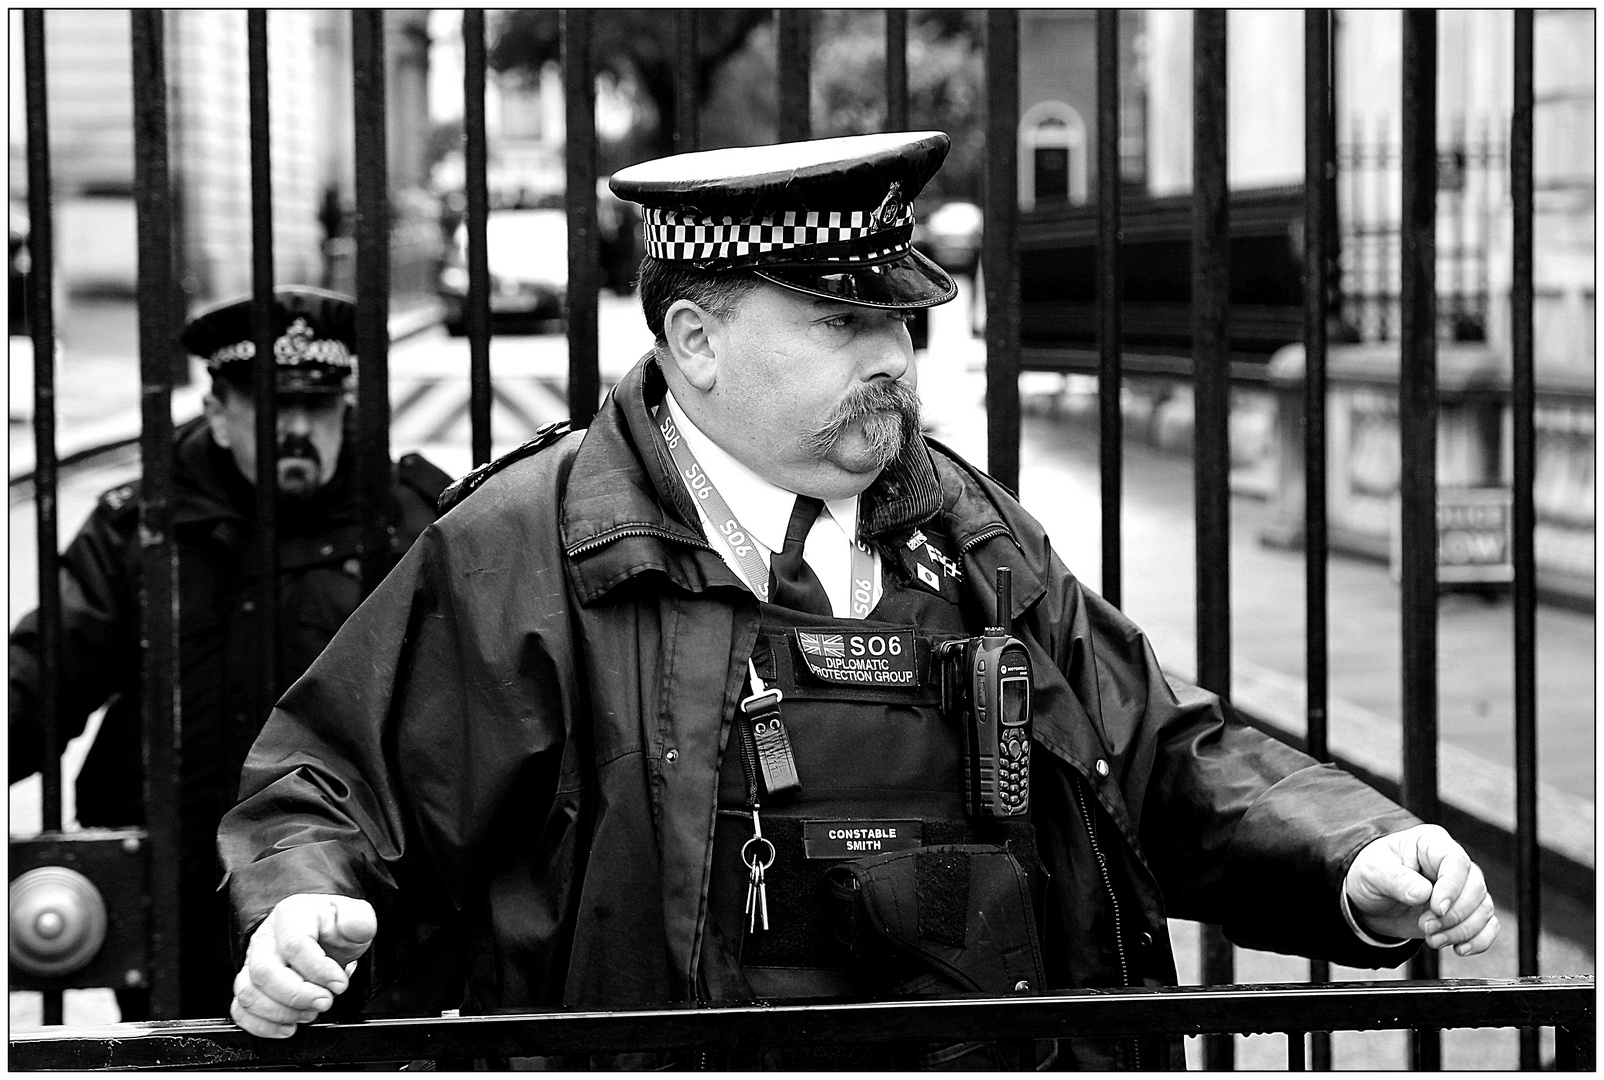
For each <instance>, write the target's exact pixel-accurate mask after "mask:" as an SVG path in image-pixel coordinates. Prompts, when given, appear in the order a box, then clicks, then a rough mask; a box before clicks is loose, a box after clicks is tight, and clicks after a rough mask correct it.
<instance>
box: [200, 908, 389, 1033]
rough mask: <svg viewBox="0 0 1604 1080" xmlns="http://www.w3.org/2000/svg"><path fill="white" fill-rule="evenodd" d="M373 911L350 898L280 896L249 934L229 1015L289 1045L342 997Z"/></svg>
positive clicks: (371, 929)
mask: <svg viewBox="0 0 1604 1080" xmlns="http://www.w3.org/2000/svg"><path fill="white" fill-rule="evenodd" d="M378 929H379V920H378V916H377V915H375V914H374V911H373V905H372V904H370V903H368V902H367V901H366V900H358V899H356V898H355V897H351V896H331V895H324V894H316V893H298V894H296V895H294V896H286V897H285V898H284V899H283V900H280V901H279V902H278V905H277V906H276V907H274V908H273V911H272V914H270V915H268V917H267V918H266V919H264V920H263V921H262V924H261V925H260V926H258V927H257V928H256V932H255V933H253V934H252V935H251V943H250V945H249V947H248V948H247V949H246V952H245V966H244V967H242V968H240V971H239V974H238V975H236V976H234V1002H233V1004H232V1005H230V1006H229V1015H230V1016H232V1017H233V1018H234V1022H235V1023H236V1024H238V1025H239V1026H240V1027H242V1028H244V1029H245V1030H246V1031H248V1032H250V1033H251V1034H252V1035H260V1036H262V1037H263V1038H268V1039H287V1038H289V1037H290V1036H291V1035H293V1034H295V1029H296V1027H297V1026H298V1025H300V1024H305V1023H307V1022H309V1021H311V1020H314V1019H316V1018H317V1016H318V1014H320V1013H322V1012H325V1011H327V1010H328V1008H329V1006H331V1005H333V1004H334V996H335V995H336V994H340V993H344V992H345V988H346V987H347V986H348V985H350V975H351V972H352V970H353V969H354V968H355V967H356V961H357V958H358V957H360V956H361V955H362V954H363V953H365V952H367V951H368V946H369V945H371V944H373V935H374V934H376V933H377V932H378Z"/></svg>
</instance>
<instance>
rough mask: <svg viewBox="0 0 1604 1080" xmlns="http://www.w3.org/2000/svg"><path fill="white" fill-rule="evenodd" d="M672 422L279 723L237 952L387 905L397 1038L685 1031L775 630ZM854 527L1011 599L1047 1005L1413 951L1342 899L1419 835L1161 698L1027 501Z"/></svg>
mask: <svg viewBox="0 0 1604 1080" xmlns="http://www.w3.org/2000/svg"><path fill="white" fill-rule="evenodd" d="M662 393H663V381H662V375H661V373H660V372H659V371H658V370H657V368H656V365H655V363H654V362H652V361H650V360H648V361H647V362H645V363H643V364H641V365H639V366H638V367H637V368H635V369H634V371H632V372H631V373H630V374H629V375H628V376H626V377H625V378H624V380H623V381H622V382H620V383H619V385H618V386H617V387H616V388H615V390H614V391H613V393H612V395H611V396H610V397H609V399H608V400H607V402H606V403H604V405H603V407H602V409H601V411H600V412H599V413H598V414H597V416H596V418H595V420H594V422H593V423H592V424H591V426H590V428H589V429H588V430H587V431H585V432H584V433H583V434H582V435H581V434H578V433H576V434H572V435H569V436H567V437H566V438H564V439H562V440H560V441H554V445H551V446H550V447H549V448H547V449H544V450H542V451H541V452H538V453H533V454H531V455H529V456H526V457H525V458H524V459H523V460H518V461H514V462H511V463H509V464H507V465H506V466H505V467H504V468H502V469H501V470H500V471H496V472H493V474H490V475H481V476H479V477H476V478H475V479H476V481H477V484H469V485H467V487H469V488H473V487H475V486H476V487H477V490H474V491H473V493H472V494H471V495H470V496H469V497H467V498H465V499H463V501H462V502H461V503H460V504H459V505H457V506H456V507H455V508H454V509H451V510H449V511H448V512H447V513H445V514H444V515H443V516H442V518H441V519H440V521H439V522H437V523H436V524H435V525H433V526H430V527H429V528H428V529H427V530H425V532H424V534H423V536H422V537H421V538H420V539H419V541H418V543H417V544H416V545H414V547H413V549H412V550H411V551H410V552H409V553H408V554H407V556H406V557H405V558H404V559H403V560H402V562H401V564H400V565H399V566H398V567H397V568H396V570H395V572H394V573H392V574H391V575H390V576H389V578H387V579H386V581H385V582H384V583H383V585H381V586H380V588H379V589H378V591H377V592H375V593H374V595H373V597H372V599H371V601H370V602H369V603H367V604H365V605H364V606H363V608H362V609H361V610H360V611H359V612H357V613H356V615H355V616H354V617H353V618H352V619H351V621H350V622H349V623H348V624H347V625H346V627H345V628H344V629H342V630H341V632H340V633H339V634H338V635H337V636H336V638H335V640H334V642H333V643H332V644H331V645H330V647H329V649H328V650H327V651H326V652H325V653H324V654H323V655H322V656H321V657H320V658H319V659H318V661H317V663H315V664H314V665H313V666H312V668H311V670H310V671H308V673H307V677H306V678H305V679H302V680H301V681H300V682H298V683H297V684H296V685H295V687H294V688H293V689H292V690H291V691H290V692H289V693H288V694H287V695H286V696H285V697H284V699H283V700H282V701H281V702H280V704H279V707H278V709H276V710H275V711H274V714H273V717H272V719H271V720H270V721H269V722H268V724H267V726H266V727H265V728H264V729H263V732H262V736H261V738H260V740H258V742H257V745H256V747H255V748H254V749H253V751H252V754H251V757H250V760H249V761H248V763H247V765H246V771H245V777H244V783H243V788H242V792H241V793H242V795H243V796H244V797H245V798H244V801H243V802H242V804H241V805H240V806H239V807H238V808H237V809H236V810H235V811H234V812H232V813H231V814H230V815H229V816H228V817H227V818H225V820H224V822H223V826H222V829H221V830H220V833H219V844H220V848H221V853H222V855H223V858H224V863H225V865H226V867H227V869H228V871H229V874H230V892H231V895H232V897H233V900H234V904H235V908H236V917H237V919H238V923H239V929H241V930H246V929H249V928H250V927H251V926H254V925H255V923H256V922H257V921H259V920H260V919H261V918H263V917H264V916H265V915H266V914H267V913H268V912H269V911H270V910H271V909H272V907H273V905H274V904H275V903H276V902H277V901H278V900H280V899H281V898H283V897H284V896H287V895H290V894H292V893H297V892H313V893H317V892H323V893H342V894H346V895H351V896H362V897H366V898H368V899H370V900H372V901H373V902H374V903H375V905H376V906H377V908H378V909H379V918H380V922H379V935H380V941H379V943H378V944H377V945H376V947H375V950H374V957H373V965H374V967H375V971H376V973H377V974H378V976H379V978H378V981H379V983H380V984H384V983H385V982H386V979H385V976H386V974H393V975H395V976H398V978H397V979H396V981H395V982H394V983H391V984H389V987H388V988H389V991H390V993H388V994H385V995H381V1002H382V1003H383V1004H382V1005H381V1007H384V1008H391V1009H396V1010H399V1011H408V1012H413V1013H415V1014H427V1013H428V1012H430V1011H437V1010H438V1009H441V1008H450V1007H456V1006H460V1007H462V1008H463V1009H464V1011H491V1010H495V1009H516V1008H524V1009H535V1008H545V1007H554V1006H568V1007H572V1008H583V1009H606V1008H628V1007H641V1006H650V1005H656V1004H661V1003H664V1002H683V1001H690V1000H694V998H695V993H696V990H695V987H696V985H697V979H696V974H697V967H698V962H699V961H698V955H699V950H700V948H701V946H702V942H703V934H704V931H705V928H706V922H707V882H708V875H709V873H710V866H711V858H712V847H713V842H712V841H713V823H714V809H715V794H716V788H717V777H718V770H719V761H720V755H721V753H722V752H724V751H725V748H726V746H727V740H728V734H729V730H730V718H731V716H732V714H733V712H734V709H735V705H736V702H737V701H738V700H739V699H740V697H741V696H742V695H743V694H744V692H745V689H744V687H745V682H744V677H745V662H746V658H747V657H748V656H749V655H750V654H751V651H752V647H753V644H754V641H755V639H756V636H757V633H758V607H757V602H756V600H755V599H754V598H753V597H752V595H751V593H750V592H748V591H747V590H746V589H745V588H743V587H742V586H741V585H740V584H739V583H738V582H737V581H736V579H735V578H734V577H733V576H732V575H731V573H730V572H729V570H728V568H727V567H726V566H725V565H724V563H723V561H722V560H721V559H720V558H719V556H718V555H717V554H716V553H715V552H714V551H713V549H712V548H711V547H710V546H709V544H708V543H707V541H706V540H705V538H704V537H703V536H702V534H701V530H700V528H699V526H698V524H697V517H696V512H695V509H694V507H693V506H692V505H691V503H690V499H689V496H688V495H687V494H686V492H685V489H684V487H683V485H682V484H680V482H679V481H678V479H677V478H676V476H675V474H674V469H673V465H672V463H671V462H670V460H669V458H668V454H667V451H666V448H665V447H664V445H663V442H662V438H661V435H660V434H659V433H658V431H657V429H656V427H655V425H654V424H653V422H652V419H651V417H650V415H649V413H648V409H649V408H650V407H651V406H652V405H655V404H656V403H657V401H658V400H660V399H661V397H662ZM472 475H473V474H470V476H472ZM860 515H861V522H860V528H861V529H862V530H863V533H864V535H865V536H867V537H868V538H869V539H870V542H872V543H877V544H881V545H884V546H885V547H884V552H885V553H889V552H890V551H891V547H890V545H892V544H894V543H896V542H897V541H898V539H899V538H905V537H906V536H907V534H908V530H909V529H911V528H912V527H914V526H916V525H917V526H921V527H923V528H926V529H930V528H937V529H939V530H940V531H941V532H943V533H944V534H945V535H947V536H949V537H950V538H951V539H952V541H953V543H954V544H955V546H956V548H957V550H958V551H959V552H960V553H961V554H960V556H959V559H960V562H961V564H962V568H963V581H964V585H963V590H962V600H961V603H962V608H963V611H964V612H965V618H966V620H967V621H969V622H970V623H971V624H972V625H973V626H974V627H976V628H978V627H980V626H981V625H984V620H985V619H986V617H987V614H988V613H989V612H991V611H992V606H993V604H994V602H995V597H994V595H993V593H992V588H991V584H990V583H991V582H992V581H994V580H995V569H996V567H997V566H998V565H1000V564H1007V565H1009V566H1010V567H1012V569H1013V576H1014V593H1013V607H1014V610H1013V612H1012V615H1013V618H1014V626H1015V628H1016V633H1019V634H1021V635H1022V636H1024V637H1025V638H1026V639H1027V641H1028V643H1029V646H1030V648H1031V650H1032V652H1033V654H1034V659H1035V671H1036V679H1037V682H1036V687H1035V689H1036V728H1035V736H1036V740H1037V751H1038V752H1037V753H1035V754H1033V756H1032V769H1033V774H1034V777H1035V779H1034V781H1033V785H1032V791H1033V793H1034V795H1033V797H1034V798H1035V799H1036V800H1037V801H1036V803H1035V810H1034V811H1033V814H1034V817H1035V821H1036V825H1037V829H1038V840H1039V848H1040V851H1039V854H1040V856H1041V858H1042V861H1043V863H1044V864H1045V865H1046V867H1047V869H1048V870H1049V872H1050V874H1051V879H1052V889H1051V893H1050V897H1049V903H1050V911H1049V913H1048V917H1047V938H1048V945H1047V948H1048V953H1049V955H1048V956H1047V969H1048V976H1049V981H1050V982H1051V983H1052V985H1053V986H1054V987H1055V988H1062V989H1069V988H1079V987H1096V986H1112V985H1120V984H1121V983H1130V984H1134V985H1138V986H1140V985H1162V984H1166V983H1172V982H1174V981H1175V978H1176V975H1175V967H1174V960H1173V957H1172V956H1171V953H1170V947H1169V935H1168V933H1167V932H1166V928H1165V920H1166V918H1167V917H1169V916H1177V917H1182V918H1189V919H1200V920H1205V921H1210V922H1218V923H1223V924H1224V925H1225V927H1226V929H1227V932H1228V933H1229V934H1231V936H1232V937H1233V938H1234V939H1235V940H1237V941H1239V942H1241V943H1242V944H1245V945H1250V946H1254V947H1257V948H1264V949H1277V950H1285V951H1298V952H1304V953H1307V954H1309V955H1314V956H1323V957H1326V958H1329V959H1332V960H1334V961H1337V962H1340V963H1345V964H1354V965H1361V966H1382V965H1388V964H1396V963H1400V962H1402V960H1403V959H1404V958H1405V956H1406V955H1407V953H1408V952H1410V951H1412V946H1404V947H1402V948H1400V949H1393V950H1383V949H1376V948H1371V947H1368V946H1366V945H1364V944H1363V943H1362V942H1360V941H1359V940H1358V939H1357V938H1355V937H1354V935H1353V934H1352V933H1351V932H1350V931H1349V929H1348V928H1347V926H1346V925H1345V923H1344V922H1343V919H1342V916H1341V914H1340V908H1339V902H1338V897H1339V895H1340V890H1341V887H1342V881H1343V878H1344V875H1345V873H1346V870H1347V867H1348V864H1349V862H1350V861H1351V860H1352V858H1353V856H1354V855H1355V854H1356V853H1357V852H1358V850H1359V848H1361V847H1362V846H1364V844H1365V843H1367V842H1368V841H1370V840H1372V839H1375V838H1376V837H1378V836H1381V835H1383V834H1385V833H1387V832H1391V831H1394V830H1396V829H1399V828H1404V827H1407V826H1409V825H1411V824H1414V823H1415V819H1414V818H1413V817H1412V816H1411V815H1409V814H1408V813H1406V812H1405V811H1403V810H1402V809H1400V808H1399V807H1397V806H1396V805H1394V804H1393V803H1391V802H1389V801H1388V800H1386V799H1384V798H1383V797H1382V796H1380V795H1378V794H1377V793H1376V792H1374V791H1372V790H1371V789H1369V788H1367V787H1365V786H1364V785H1363V784H1361V783H1359V782H1358V781H1357V780H1355V779H1353V778H1352V777H1350V776H1347V775H1345V774H1343V773H1341V772H1340V771H1338V770H1336V769H1334V768H1332V767H1330V766H1322V765H1319V764H1317V763H1315V762H1314V761H1312V760H1311V759H1309V758H1308V757H1306V756H1304V755H1303V754H1300V753H1298V752H1297V751H1295V750H1293V749H1291V748H1289V747H1287V746H1284V745H1282V744H1281V743H1278V742H1275V741H1273V740H1271V739H1270V738H1268V737H1267V736H1264V735H1262V734H1260V733H1259V732H1257V731H1256V730H1254V729H1252V728H1250V727H1248V726H1247V725H1245V724H1243V723H1242V722H1241V721H1240V720H1238V719H1237V718H1236V717H1235V716H1234V714H1233V713H1232V712H1231V710H1230V709H1229V707H1228V706H1226V705H1225V704H1224V703H1222V702H1221V701H1220V700H1219V699H1218V698H1216V697H1215V696H1214V695H1212V694H1208V693H1206V692H1204V691H1202V690H1199V689H1197V688H1196V687H1191V686H1186V685H1184V684H1179V683H1171V682H1170V681H1168V680H1166V678H1165V676H1164V674H1163V673H1162V672H1161V671H1160V669H1159V666H1158V663H1157V661H1156V660H1155V659H1154V657H1153V654H1152V651H1151V649H1150V648H1149V647H1148V644H1147V641H1146V638H1145V637H1143V635H1142V633H1141V632H1140V631H1139V630H1138V629H1137V628H1136V627H1135V626H1133V625H1132V624H1131V623H1130V622H1129V621H1127V620H1126V619H1125V618H1124V617H1123V616H1122V615H1121V614H1120V613H1119V612H1118V611H1116V610H1115V609H1113V608H1112V607H1110V606H1109V605H1108V604H1107V603H1106V602H1104V601H1103V600H1102V599H1101V598H1100V597H1098V596H1096V595H1095V594H1093V593H1091V592H1089V591H1088V590H1086V589H1085V588H1083V587H1082V586H1081V585H1080V583H1079V582H1078V581H1076V579H1075V578H1074V576H1073V575H1072V574H1071V573H1070V572H1069V571H1068V570H1067V569H1066V568H1065V567H1064V565H1063V563H1062V562H1060V561H1059V559H1058V558H1057V556H1056V555H1055V554H1054V553H1053V551H1052V548H1051V546H1050V545H1049V544H1048V541H1047V538H1046V536H1045V535H1044V534H1043V533H1042V530H1041V527H1040V526H1039V525H1038V524H1037V523H1036V521H1035V520H1034V519H1033V518H1031V517H1030V515H1029V514H1027V513H1026V512H1025V511H1024V509H1023V508H1021V507H1020V505H1019V504H1018V503H1017V502H1016V501H1015V500H1014V499H1013V498H1012V497H1011V496H1009V495H1008V493H1007V492H1005V491H1003V490H1002V489H1001V488H1000V487H998V486H997V485H996V484H995V483H994V482H992V481H991V480H990V479H989V478H987V477H985V476H984V475H983V474H981V473H978V472H976V471H974V470H973V469H971V468H970V467H968V466H967V465H965V464H964V463H963V462H962V461H961V460H959V459H958V458H956V457H955V456H953V455H952V454H950V453H949V452H947V451H945V450H944V449H942V448H941V447H939V446H936V445H935V444H930V445H928V446H927V445H926V444H924V443H920V444H919V445H918V446H917V447H915V448H914V449H913V451H912V452H911V453H909V454H908V455H905V458H904V460H901V461H899V462H898V463H897V464H896V465H895V466H893V467H892V468H891V469H888V470H887V471H886V473H885V474H883V475H882V476H881V477H880V479H878V480H877V481H876V482H875V484H874V486H872V487H871V488H870V489H869V490H868V491H867V492H866V493H865V496H864V502H863V504H862V509H861V510H860ZM892 562H894V560H892V559H888V560H887V563H888V564H891V563H892ZM1077 789H1079V790H1080V791H1082V792H1084V793H1087V799H1086V805H1087V806H1088V809H1089V814H1090V817H1091V819H1092V823H1091V829H1092V830H1095V835H1093V833H1092V832H1091V831H1089V830H1088V828H1086V827H1085V826H1084V825H1083V824H1082V821H1081V817H1080V812H1079V810H1078V808H1077V804H1078V803H1079V802H1080V800H1079V799H1078V798H1077V797H1076V795H1075V791H1076V790H1077ZM1055 823H1056V825H1057V826H1059V827H1055ZM1094 848H1095V850H1094ZM1099 852H1100V853H1101V855H1102V856H1103V857H1104V858H1106V860H1107V866H1108V874H1109V877H1108V880H1107V881H1105V880H1104V879H1103V877H1102V875H1101V874H1100V873H1099V871H1098V869H1097V863H1098V853H1099ZM431 944H432V945H434V946H437V948H431V947H430V946H431ZM431 956H432V957H433V958H434V959H435V960H437V961H438V966H434V965H432V964H431V962H430V957H431ZM385 968H388V969H389V970H388V972H386V971H385V970H383V969H385ZM448 974H449V977H448ZM1068 1060H1071V1061H1073V1062H1074V1063H1076V1064H1079V1065H1082V1066H1107V1065H1112V1064H1133V1063H1135V1062H1134V1059H1133V1058H1131V1057H1128V1056H1126V1055H1125V1048H1122V1047H1106V1046H1105V1047H1092V1046H1085V1047H1079V1048H1075V1049H1074V1050H1073V1051H1072V1053H1071V1054H1070V1055H1069V1057H1068ZM1145 1060H1146V1061H1147V1062H1148V1063H1152V1062H1153V1061H1154V1060H1155V1059H1154V1058H1151V1057H1149V1058H1146V1059H1145Z"/></svg>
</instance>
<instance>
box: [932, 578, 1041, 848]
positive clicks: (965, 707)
mask: <svg viewBox="0 0 1604 1080" xmlns="http://www.w3.org/2000/svg"><path fill="white" fill-rule="evenodd" d="M1012 609H1013V581H1012V572H1011V571H1010V570H1009V569H1008V567H1006V566H1000V567H998V568H997V609H996V612H995V617H994V618H993V619H992V621H991V624H990V625H988V626H987V627H986V629H985V632H984V633H983V634H981V636H979V637H972V638H962V639H959V640H957V641H949V642H946V643H945V644H943V645H942V646H941V648H940V650H939V652H938V657H939V659H940V662H941V700H942V709H943V711H944V712H946V714H947V715H948V716H956V717H958V719H959V722H960V724H961V725H962V728H963V736H964V754H963V758H964V763H963V771H964V799H965V802H966V803H967V806H968V810H969V813H970V814H972V815H974V816H976V817H1016V816H1018V815H1021V814H1024V813H1026V812H1027V811H1028V810H1029V809H1030V732H1031V670H1030V654H1029V653H1028V652H1026V651H1025V646H1024V644H1023V643H1022V642H1021V641H1020V640H1019V639H1018V638H1016V637H1012V636H1010V635H1009V633H1008V622H1009V617H1010V615H1011V614H1012Z"/></svg>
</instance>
